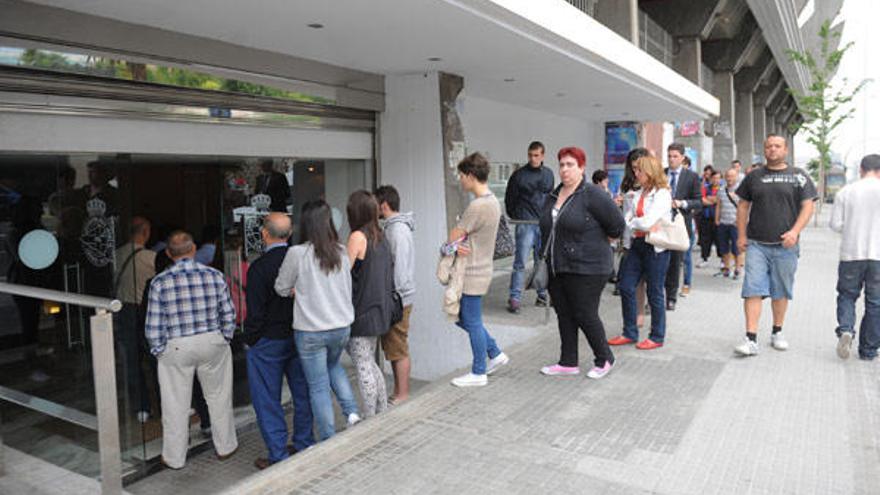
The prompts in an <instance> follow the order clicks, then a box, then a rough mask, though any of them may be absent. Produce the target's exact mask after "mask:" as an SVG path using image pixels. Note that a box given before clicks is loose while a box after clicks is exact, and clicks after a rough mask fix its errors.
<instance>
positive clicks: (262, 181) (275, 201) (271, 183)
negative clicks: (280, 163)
mask: <svg viewBox="0 0 880 495" xmlns="http://www.w3.org/2000/svg"><path fill="white" fill-rule="evenodd" d="M256 193H257V194H268V195H269V197H270V198H272V205H271V206H270V207H269V208H270V209H271V210H272V211H281V212H286V211H287V200H288V198H290V184H288V183H287V177H285V176H284V174H282V173H281V172H276V171H272V172H270V173H269V174H262V175H260V176H258V177H257V184H256Z"/></svg>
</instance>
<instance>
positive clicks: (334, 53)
mask: <svg viewBox="0 0 880 495" xmlns="http://www.w3.org/2000/svg"><path fill="white" fill-rule="evenodd" d="M35 3H39V4H43V5H48V6H53V7H59V8H63V9H68V10H73V11H76V12H80V13H84V14H89V15H95V16H101V17H106V18H110V19H115V20H118V21H123V22H126V23H132V24H137V25H143V26H150V27H155V28H161V29H164V30H169V31H173V32H177V33H185V34H188V35H193V36H199V37H204V38H210V39H214V40H220V41H224V42H228V43H232V44H236V45H240V46H245V47H250V48H257V49H262V50H267V51H271V52H276V53H280V54H285V55H290V56H295V57H301V58H306V59H311V60H316V61H321V62H326V63H329V64H334V65H337V66H340V67H347V68H353V69H358V70H361V71H366V72H371V73H377V74H383V75H390V74H405V73H416V72H423V71H434V70H439V71H446V72H450V73H454V74H458V75H461V76H463V77H464V79H465V93H466V94H468V95H473V96H477V97H483V98H489V99H493V100H497V101H502V102H507V103H513V104H519V105H523V106H526V107H530V108H536V109H541V110H545V111H549V112H551V113H556V114H560V115H567V116H574V117H578V118H582V119H586V120H614V119H632V120H670V119H678V118H681V119H685V118H696V117H703V116H706V115H708V114H711V113H715V112H717V100H715V99H714V98H712V97H711V95H708V94H707V93H705V92H704V91H702V90H701V89H699V88H698V87H696V86H694V85H692V84H691V83H689V82H688V81H686V80H685V79H684V78H683V77H681V76H679V75H678V74H676V73H675V72H674V71H672V70H671V69H669V68H668V67H666V66H664V65H662V64H661V63H660V62H658V61H656V60H654V59H653V58H651V57H650V56H648V55H647V54H645V53H644V52H642V51H641V50H638V49H637V48H636V47H634V46H633V45H631V44H629V43H627V42H626V41H625V40H623V39H622V38H620V37H619V36H617V35H616V34H613V33H612V32H611V31H610V30H608V29H607V28H605V27H604V26H602V25H600V24H599V23H597V22H596V21H594V20H593V19H592V18H589V17H588V16H586V15H585V14H583V13H581V12H580V11H578V10H577V9H575V8H574V7H571V6H570V5H568V4H567V3H565V2H563V1H562V0H550V1H548V2H547V3H546V4H544V3H543V2H541V3H542V5H541V6H538V7H540V8H538V7H536V6H535V5H536V4H535V3H531V2H523V1H515V0H470V1H468V0H460V1H459V0H406V1H396V0H370V1H359V0H335V1H332V2H329V1H323V0H298V1H290V0H263V1H261V2H257V3H254V2H241V1H237V0H186V1H173V0H37V2H35ZM536 19H540V22H536ZM315 23H318V24H321V25H323V28H320V29H314V28H311V27H308V25H309V24H315ZM551 24H552V26H548V25H551ZM141 41H142V43H143V44H144V45H145V46H148V45H149V43H150V40H149V39H144V40H141ZM434 57H437V58H440V59H441V60H439V61H431V60H429V59H431V58H434ZM505 80H508V81H505ZM510 80H512V81H510Z"/></svg>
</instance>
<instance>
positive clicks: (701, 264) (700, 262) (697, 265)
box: [696, 261, 709, 268]
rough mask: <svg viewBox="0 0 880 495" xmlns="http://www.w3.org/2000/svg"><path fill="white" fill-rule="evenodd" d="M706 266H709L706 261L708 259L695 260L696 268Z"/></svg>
mask: <svg viewBox="0 0 880 495" xmlns="http://www.w3.org/2000/svg"><path fill="white" fill-rule="evenodd" d="M707 266H709V262H708V261H699V262H697V264H696V267H697V268H706V267H707Z"/></svg>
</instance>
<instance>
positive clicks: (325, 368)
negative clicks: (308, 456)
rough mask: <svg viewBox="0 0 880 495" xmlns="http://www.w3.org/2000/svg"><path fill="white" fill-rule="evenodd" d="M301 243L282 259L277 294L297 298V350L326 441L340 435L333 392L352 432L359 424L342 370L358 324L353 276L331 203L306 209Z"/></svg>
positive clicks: (346, 379) (315, 414)
mask: <svg viewBox="0 0 880 495" xmlns="http://www.w3.org/2000/svg"><path fill="white" fill-rule="evenodd" d="M300 239H301V244H298V245H296V246H293V247H291V248H290V249H288V251H287V255H286V256H285V257H284V262H283V263H282V264H281V269H280V270H279V272H278V278H277V279H276V280H275V291H276V292H278V294H279V295H281V296H292V297H293V330H294V332H293V333H294V340H295V341H296V349H297V352H298V353H299V358H300V361H301V362H302V367H303V371H304V372H305V375H306V381H308V383H309V399H310V400H311V403H312V414H313V415H314V417H315V421H316V422H317V424H318V435H319V437H320V439H321V440H326V439H328V438H330V437H331V436H333V435H334V434H335V433H336V428H335V425H334V415H333V401H332V399H331V398H330V389H331V388H332V389H333V392H335V393H336V399H337V401H339V406H340V407H341V408H342V413H343V414H344V415H345V416H346V417H347V418H348V424H349V426H351V425H353V424H355V423H357V422H358V421H360V416H359V415H358V407H357V401H356V399H355V397H354V392H353V391H352V389H351V383H349V381H348V376H346V374H345V370H344V369H342V365H341V364H339V358H340V356H341V355H342V350H343V349H345V345H346V344H347V343H348V339H349V331H350V330H349V327H350V325H351V323H352V321H354V307H353V306H352V303H351V274H350V273H349V261H348V254H347V253H346V250H345V246H343V245H342V244H340V243H339V235H338V234H337V233H336V229H335V228H334V227H333V223H332V219H331V213H330V206H329V205H327V203H325V202H324V201H322V200H317V201H310V202H308V203H306V204H305V205H303V209H302V215H301V220H300Z"/></svg>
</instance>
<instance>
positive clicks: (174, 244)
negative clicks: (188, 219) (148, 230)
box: [166, 230, 196, 261]
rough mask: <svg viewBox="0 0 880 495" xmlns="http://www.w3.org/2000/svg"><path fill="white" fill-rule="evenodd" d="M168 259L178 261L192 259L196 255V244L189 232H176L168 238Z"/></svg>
mask: <svg viewBox="0 0 880 495" xmlns="http://www.w3.org/2000/svg"><path fill="white" fill-rule="evenodd" d="M166 250H167V252H168V257H169V258H171V259H173V260H174V261H177V260H179V259H181V258H192V257H193V256H195V255H196V243H195V241H193V237H192V235H191V234H190V233H189V232H186V231H185V230H175V231H174V232H172V233H171V235H169V236H168V248H167V249H166Z"/></svg>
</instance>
